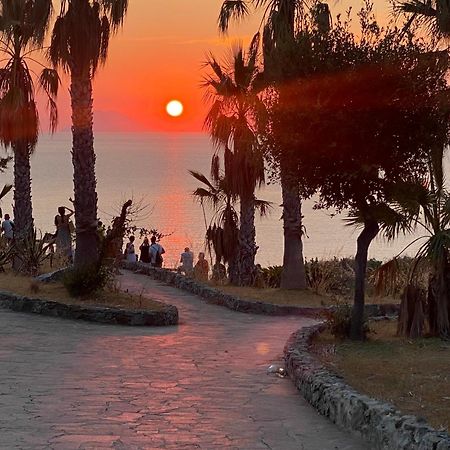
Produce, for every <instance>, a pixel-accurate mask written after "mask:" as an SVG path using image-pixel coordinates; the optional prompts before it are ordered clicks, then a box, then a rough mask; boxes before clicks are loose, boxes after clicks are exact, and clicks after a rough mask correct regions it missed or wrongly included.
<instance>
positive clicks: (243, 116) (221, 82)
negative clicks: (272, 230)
mask: <svg viewBox="0 0 450 450" xmlns="http://www.w3.org/2000/svg"><path fill="white" fill-rule="evenodd" d="M258 46H259V34H256V35H255V36H254V38H253V40H252V42H251V44H250V47H249V50H248V52H247V54H246V53H245V52H244V51H243V49H242V48H241V47H237V48H236V49H235V51H234V53H233V59H232V62H231V64H230V66H228V67H223V66H221V65H220V64H219V63H218V62H217V60H216V59H215V58H214V57H212V56H211V57H210V59H209V60H208V62H207V64H208V66H209V68H210V69H211V70H212V74H211V75H210V76H208V77H207V78H206V79H205V83H204V85H205V87H206V88H207V94H208V96H209V98H211V107H210V109H209V111H208V114H207V116H206V120H205V127H206V128H207V129H208V131H209V133H210V135H211V139H212V141H213V143H214V144H215V146H216V147H217V148H218V149H221V150H223V152H224V160H225V178H226V183H227V186H228V188H229V192H230V194H231V195H233V196H236V197H238V198H239V204H240V214H239V219H240V220H239V247H238V256H237V257H238V279H237V280H233V281H237V283H238V284H239V285H244V286H248V285H250V284H251V283H252V280H253V278H254V268H255V255H256V251H257V246H256V231H255V203H256V198H255V189H256V187H257V186H260V185H261V184H262V183H264V158H263V153H262V151H261V148H260V146H259V142H258V133H257V131H258V124H259V122H261V121H263V120H264V117H265V107H264V104H263V102H262V101H261V100H260V98H259V97H258V90H259V84H258V81H259V77H258V76H259V70H258V66H257V55H258ZM213 161H218V160H217V159H213ZM215 171H216V172H218V168H217V167H216V169H215ZM213 172H214V170H213Z"/></svg>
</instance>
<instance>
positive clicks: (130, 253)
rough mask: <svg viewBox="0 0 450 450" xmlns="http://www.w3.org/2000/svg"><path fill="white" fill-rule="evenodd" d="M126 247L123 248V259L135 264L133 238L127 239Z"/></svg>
mask: <svg viewBox="0 0 450 450" xmlns="http://www.w3.org/2000/svg"><path fill="white" fill-rule="evenodd" d="M128 239H129V240H128V242H127V245H126V246H125V259H126V260H127V261H128V262H136V261H137V259H136V252H135V250H134V236H130V237H129V238H128Z"/></svg>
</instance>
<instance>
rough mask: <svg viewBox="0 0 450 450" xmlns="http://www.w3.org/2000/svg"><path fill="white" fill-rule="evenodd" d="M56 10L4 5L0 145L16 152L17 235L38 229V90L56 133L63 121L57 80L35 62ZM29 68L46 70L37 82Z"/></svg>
mask: <svg viewBox="0 0 450 450" xmlns="http://www.w3.org/2000/svg"><path fill="white" fill-rule="evenodd" d="M51 6H52V2H51V0H47V1H39V0H25V1H24V0H1V1H0V8H1V16H0V33H1V40H0V49H1V51H2V52H3V53H4V54H5V55H6V59H5V60H4V61H5V64H4V66H3V67H2V68H1V69H0V141H1V142H2V143H3V144H4V145H5V146H7V147H11V148H12V150H13V152H14V219H15V226H16V235H24V234H25V233H27V232H28V231H30V230H32V229H33V210H32V203H31V173H30V155H31V153H32V152H33V150H34V149H35V146H36V143H37V139H38V134H39V114H38V109H37V104H36V98H35V91H36V85H38V86H39V87H40V88H41V89H42V91H43V92H44V93H45V95H46V97H47V99H48V107H49V115H50V129H51V131H54V130H55V128H56V124H57V118H58V116H57V109H56V95H57V92H58V85H59V77H58V74H57V72H56V71H55V70H54V69H51V68H47V67H44V66H42V64H41V63H39V62H38V61H36V60H35V59H34V58H33V57H32V55H33V53H34V52H39V51H41V50H42V45H43V40H44V36H45V32H46V30H47V27H48V23H49V18H50V15H51V11H52V8H51ZM30 64H34V65H37V66H41V68H42V70H41V72H40V75H39V76H36V78H34V77H33V75H34V74H35V71H33V70H32V69H30Z"/></svg>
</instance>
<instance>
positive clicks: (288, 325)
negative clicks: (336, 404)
mask: <svg viewBox="0 0 450 450" xmlns="http://www.w3.org/2000/svg"><path fill="white" fill-rule="evenodd" d="M120 278H121V283H122V286H123V288H126V289H128V290H129V291H130V292H131V291H133V292H136V293H143V295H149V296H151V297H153V298H155V299H156V300H162V301H165V302H168V303H172V304H175V305H176V306H177V307H178V308H179V312H180V325H179V326H177V327H167V328H133V327H120V326H107V325H98V324H90V323H85V322H73V321H68V320H67V321H65V320H61V319H54V318H48V317H41V316H37V315H26V314H19V313H14V312H10V311H6V310H0V342H1V346H0V449H5V450H10V449H33V450H35V449H36V450H38V449H103V448H110V449H131V450H132V449H195V448H200V449H208V450H209V449H228V448H230V449H231V448H233V449H249V450H252V449H266V450H267V449H276V450H290V449H304V450H337V449H339V450H356V449H357V450H363V449H367V448H368V447H367V446H366V445H365V444H363V443H362V442H360V441H358V440H357V439H354V438H352V437H350V436H349V435H347V434H346V433H344V432H341V431H339V430H338V429H337V428H336V427H335V426H334V425H333V424H331V423H330V422H328V421H327V420H326V419H324V418H322V417H321V416H319V415H318V414H317V413H316V412H315V410H314V409H312V408H311V407H310V406H309V405H308V404H307V403H306V402H305V401H304V400H303V399H302V398H301V396H300V395H299V394H298V393H297V392H296V390H295V388H294V386H293V384H292V382H291V381H290V380H289V379H281V378H277V377H276V376H274V375H267V374H266V368H267V366H268V365H269V364H270V363H272V362H274V361H277V360H280V358H281V352H282V349H283V346H284V344H285V342H286V340H287V338H288V336H289V334H290V333H291V332H293V331H294V330H296V329H298V328H299V327H301V326H302V325H306V324H308V323H310V320H308V319H301V318H298V317H266V316H256V315H247V314H241V313H237V312H233V311H230V310H228V309H226V308H222V307H219V306H214V305H208V304H205V303H204V302H202V301H201V300H200V299H198V298H197V297H195V296H192V295H190V294H187V293H184V292H181V291H178V290H176V289H174V288H171V287H168V286H165V285H161V284H158V283H157V282H155V281H153V280H152V279H150V278H149V277H145V276H142V275H135V274H131V273H126V274H125V275H124V276H122V277H120Z"/></svg>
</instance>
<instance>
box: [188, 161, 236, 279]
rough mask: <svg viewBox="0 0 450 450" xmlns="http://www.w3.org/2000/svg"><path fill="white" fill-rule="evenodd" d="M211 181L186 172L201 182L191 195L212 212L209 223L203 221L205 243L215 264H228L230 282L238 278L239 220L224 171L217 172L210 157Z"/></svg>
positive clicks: (192, 171)
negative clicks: (212, 253)
mask: <svg viewBox="0 0 450 450" xmlns="http://www.w3.org/2000/svg"><path fill="white" fill-rule="evenodd" d="M213 161H214V162H213V164H212V166H213V170H212V180H211V181H210V180H208V178H207V177H206V176H205V175H203V174H201V173H199V172H196V171H194V170H190V171H189V173H190V174H191V175H192V176H193V177H194V178H195V179H196V180H197V181H199V182H200V183H201V187H198V188H197V189H196V190H195V191H194V192H193V193H192V195H193V196H194V197H195V198H196V199H197V200H199V202H200V203H201V205H202V207H203V206H204V204H207V205H209V206H210V207H211V208H212V210H213V215H212V218H211V221H210V223H209V224H208V223H207V222H206V216H205V226H206V228H207V229H206V241H207V243H208V247H209V248H210V253H211V246H212V248H213V250H214V253H215V264H216V265H217V266H218V265H219V264H221V262H222V261H223V262H224V264H228V273H229V276H230V279H231V281H232V282H234V281H236V280H237V278H238V269H237V255H238V247H237V245H236V243H237V240H238V236H239V219H238V215H237V212H236V209H235V203H236V196H235V195H233V194H232V193H231V191H230V189H229V184H228V182H227V179H226V177H225V176H224V174H223V172H222V171H221V170H220V169H219V166H220V162H219V159H218V157H217V156H214V157H213Z"/></svg>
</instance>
